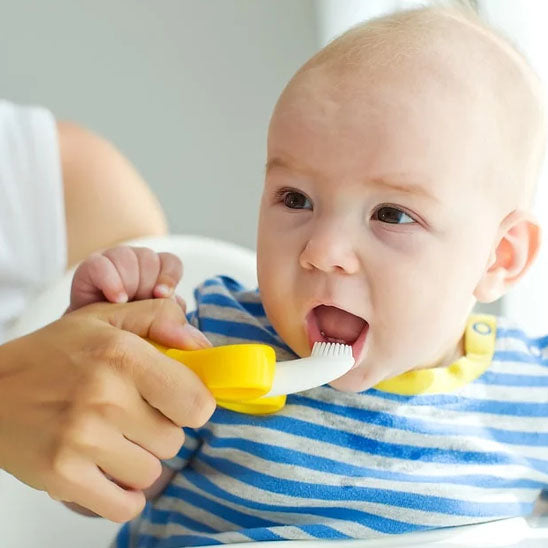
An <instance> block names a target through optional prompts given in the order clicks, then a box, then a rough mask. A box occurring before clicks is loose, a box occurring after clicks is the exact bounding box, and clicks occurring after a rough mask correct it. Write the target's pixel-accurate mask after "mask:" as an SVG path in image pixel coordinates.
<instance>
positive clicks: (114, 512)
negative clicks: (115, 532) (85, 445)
mask: <svg viewBox="0 0 548 548" xmlns="http://www.w3.org/2000/svg"><path fill="white" fill-rule="evenodd" d="M63 473H64V475H63V476H62V477H57V478H56V480H55V482H53V483H51V484H49V485H48V486H47V492H48V494H49V495H50V497H51V498H53V499H55V500H60V501H66V502H74V503H76V504H79V505H80V506H83V507H84V508H88V509H89V510H91V511H92V512H95V513H96V514H98V515H100V516H103V517H105V518H106V519H109V520H111V521H115V522H118V523H122V522H125V521H128V520H130V519H133V518H134V517H135V516H137V515H138V514H139V513H140V512H142V510H143V508H144V506H145V504H146V499H145V495H144V493H143V492H142V491H141V490H134V489H126V488H124V487H122V486H120V485H117V484H116V483H115V482H113V481H111V480H110V479H108V478H107V477H106V476H105V475H104V473H103V472H102V471H101V470H100V469H99V468H98V467H97V466H95V465H94V464H92V463H90V462H89V461H88V460H87V459H84V458H81V457H72V456H67V458H66V462H64V463H63Z"/></svg>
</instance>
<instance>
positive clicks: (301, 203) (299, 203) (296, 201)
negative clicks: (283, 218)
mask: <svg viewBox="0 0 548 548" xmlns="http://www.w3.org/2000/svg"><path fill="white" fill-rule="evenodd" d="M281 199H282V201H283V203H284V205H285V206H286V207H288V208H289V209H312V202H311V201H310V199H309V198H308V197H307V196H305V195H304V194H303V193H302V192H298V191H296V190H285V191H283V192H282V195H281Z"/></svg>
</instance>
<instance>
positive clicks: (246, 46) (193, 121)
mask: <svg viewBox="0 0 548 548" xmlns="http://www.w3.org/2000/svg"><path fill="white" fill-rule="evenodd" d="M314 7H315V6H314V2H313V0H298V1H295V0H207V1H204V0H156V1H137V0H133V1H132V0H116V1H112V0H93V1H92V0H86V1H84V0H54V1H48V2H41V1H39V0H35V1H29V0H17V1H15V2H14V1H12V0H0V96H1V97H4V98H7V99H12V100H14V101H17V102H22V103H39V104H43V105H45V106H48V107H49V108H50V109H51V110H53V112H54V113H55V115H56V116H57V117H59V118H65V119H71V120H74V121H76V122H79V123H81V124H83V125H85V126H87V127H89V128H91V129H93V130H95V131H97V132H99V133H101V134H102V135H104V136H106V137H107V138H108V139H110V140H112V141H113V142H114V143H116V145H117V146H118V147H119V148H120V149H121V150H122V151H123V152H124V153H125V154H126V155H127V156H128V157H129V158H130V159H131V161H132V162H133V163H134V164H135V165H136V166H137V168H138V169H139V170H140V171H141V173H142V174H143V175H144V176H145V178H146V179H147V180H148V181H149V183H150V184H151V185H152V187H153V189H154V191H155V192H156V193H157V194H158V196H159V198H160V201H161V203H162V205H163V206H164V208H165V210H166V212H167V215H168V219H169V222H170V227H171V230H172V231H173V232H181V233H199V234H203V235H208V236H216V237H222V238H224V239H228V240H231V241H234V242H236V243H240V244H243V245H246V246H248V247H254V246H255V224H256V218H257V207H256V205H257V201H258V198H259V195H260V187H261V183H262V177H263V166H264V159H265V134H266V128H267V124H268V119H269V116H270V112H271V109H272V107H273V105H274V103H275V101H276V98H277V96H278V94H279V92H280V91H281V89H282V88H283V86H284V83H285V82H286V81H287V79H288V78H289V77H290V76H291V75H292V74H293V72H294V71H295V70H296V69H297V68H298V66H299V65H300V64H302V63H303V62H304V61H305V60H306V58H307V57H309V56H310V55H311V54H312V53H313V52H314V50H315V49H316V45H317V43H316V20H315V19H316V14H315V10H314ZM214 195H215V198H214V199H213V198H212V197H213V196H214Z"/></svg>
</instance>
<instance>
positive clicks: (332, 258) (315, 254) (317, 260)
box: [299, 227, 360, 274]
mask: <svg viewBox="0 0 548 548" xmlns="http://www.w3.org/2000/svg"><path fill="white" fill-rule="evenodd" d="M299 262H300V265H301V266H302V267H303V268H304V269H306V270H313V269H315V270H321V271H323V272H340V273H345V274H355V273H356V272H357V271H358V270H359V269H360V262H359V258H358V256H357V255H356V252H355V249H354V247H353V244H352V240H351V238H349V237H345V235H344V232H343V231H342V230H341V229H340V228H339V229H337V228H336V227H333V228H332V229H323V230H321V231H316V232H315V233H314V234H312V236H311V237H310V238H309V239H308V241H307V242H306V245H305V247H304V249H303V251H302V252H301V255H300V258H299Z"/></svg>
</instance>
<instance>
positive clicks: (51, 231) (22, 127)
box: [0, 100, 67, 342]
mask: <svg viewBox="0 0 548 548" xmlns="http://www.w3.org/2000/svg"><path fill="white" fill-rule="evenodd" d="M66 265H67V244H66V224H65V211H64V198H63V180H62V171H61V161H60V156H59V141H58V135H57V125H56V122H55V119H54V117H53V115H52V114H51V113H50V112H49V111H47V110H45V109H43V108H39V107H21V106H17V105H13V104H12V103H8V102H6V101H2V100H0V342H1V341H2V339H3V333H4V330H5V328H6V327H7V325H8V324H9V323H10V322H11V321H13V320H14V319H15V318H17V316H18V315H19V314H21V313H22V312H23V310H24V309H25V308H26V306H27V305H28V304H29V303H30V301H31V299H32V297H33V295H36V293H37V292H39V291H40V290H41V289H42V288H43V287H44V286H45V285H47V284H48V283H50V282H52V281H53V280H55V279H56V278H59V277H60V276H61V275H62V273H63V272H64V271H65V269H66Z"/></svg>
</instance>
